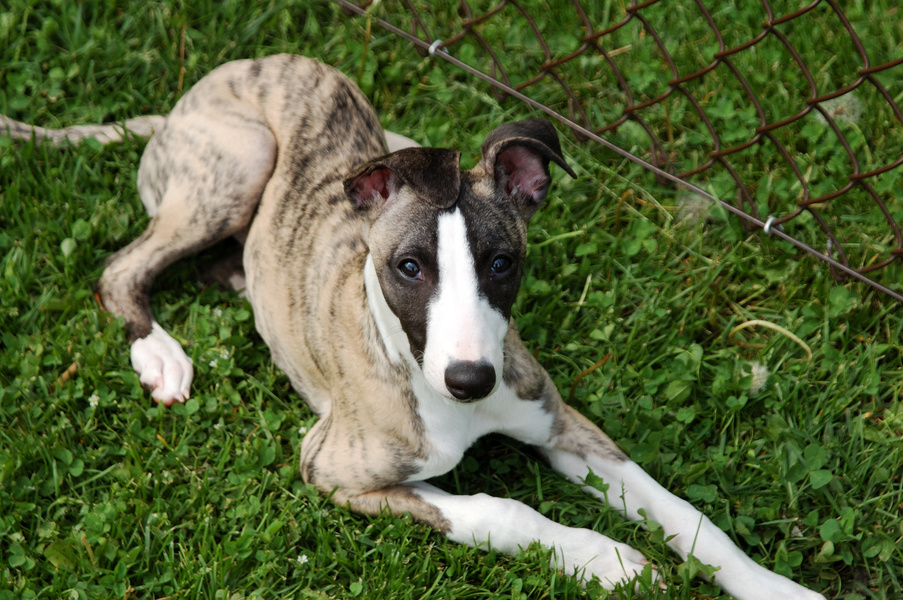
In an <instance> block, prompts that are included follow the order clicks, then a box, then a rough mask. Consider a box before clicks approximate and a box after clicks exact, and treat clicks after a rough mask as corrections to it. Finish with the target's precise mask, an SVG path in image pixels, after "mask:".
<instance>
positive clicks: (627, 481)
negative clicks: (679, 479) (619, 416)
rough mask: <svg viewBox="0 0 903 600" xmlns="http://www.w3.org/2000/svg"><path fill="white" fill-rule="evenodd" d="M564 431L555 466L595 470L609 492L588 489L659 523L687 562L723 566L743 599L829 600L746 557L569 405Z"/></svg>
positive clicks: (551, 453)
mask: <svg viewBox="0 0 903 600" xmlns="http://www.w3.org/2000/svg"><path fill="white" fill-rule="evenodd" d="M564 410H565V414H564V415H563V416H562V419H561V420H562V427H561V428H560V430H559V433H557V434H556V435H555V436H554V437H553V438H552V440H551V444H550V446H549V447H547V448H544V449H543V450H544V453H545V454H546V456H547V457H548V459H549V461H550V463H551V464H552V466H553V467H554V468H555V469H556V470H558V471H560V472H562V473H563V474H565V475H567V476H568V477H569V478H570V479H572V480H574V481H576V482H578V483H583V482H584V481H585V479H586V477H587V475H588V474H589V472H590V471H592V473H594V474H595V475H597V476H599V477H601V478H602V479H603V481H605V483H607V484H608V486H609V488H608V491H607V493H605V494H603V493H602V492H600V491H598V490H596V489H595V488H592V487H589V486H587V487H586V490H587V491H588V492H589V493H591V494H593V495H595V496H597V497H598V498H600V499H601V500H603V501H606V502H609V503H610V504H611V505H612V507H614V508H616V509H618V510H620V511H621V512H623V513H624V514H625V515H626V516H627V517H628V518H630V519H633V520H638V519H641V518H642V516H641V515H640V514H639V511H640V510H643V511H644V512H645V516H646V518H648V519H650V520H652V521H655V522H657V523H659V524H660V525H661V526H662V527H663V529H664V531H665V535H666V536H673V537H671V540H670V541H669V545H670V546H671V547H672V548H673V549H674V550H675V551H677V552H678V554H680V556H681V557H683V558H684V559H686V558H687V557H688V556H689V555H691V554H692V555H693V556H694V557H695V558H697V559H698V560H699V561H701V562H702V563H704V564H707V565H712V566H715V567H718V571H716V573H715V580H716V581H717V582H718V583H719V584H720V585H721V586H722V587H723V588H725V589H726V590H727V591H728V592H730V593H731V594H733V595H734V596H735V597H737V598H739V599H740V600H819V599H821V600H824V597H823V596H822V595H821V594H817V593H815V592H813V591H810V590H807V589H805V588H803V587H801V586H799V585H797V584H796V583H794V582H792V581H791V580H789V579H787V578H785V577H783V576H781V575H778V574H776V573H773V572H771V571H769V570H767V569H765V568H764V567H761V566H760V565H758V564H757V563H755V562H754V561H753V560H751V559H750V558H749V557H748V556H746V555H745V554H744V553H743V552H742V551H741V550H740V549H739V548H737V546H736V545H734V543H733V542H732V541H731V539H730V538H729V537H728V536H727V534H725V533H724V532H723V531H721V529H719V528H718V527H717V526H716V525H715V524H714V523H712V522H711V521H710V520H709V519H708V518H707V517H706V516H705V515H703V514H702V513H701V512H699V511H698V510H696V509H695V508H693V506H692V505H690V503H689V502H686V501H685V500H682V499H680V498H678V497H676V496H674V495H673V494H671V493H670V492H669V491H667V490H666V489H665V488H663V487H662V486H661V485H659V484H658V483H657V482H656V481H655V480H654V479H653V478H652V477H650V476H649V475H648V474H647V473H646V472H645V471H643V470H642V469H641V468H640V467H639V465H637V464H636V463H634V462H632V461H630V460H629V459H627V457H626V456H624V455H623V454H620V453H619V452H613V451H612V449H613V445H612V443H611V441H610V440H609V439H608V438H607V437H606V436H605V435H604V434H603V433H602V432H601V431H599V430H598V429H597V428H596V427H595V426H594V425H592V423H590V422H589V421H588V420H587V419H585V418H584V417H583V416H581V415H580V414H579V413H577V412H576V411H574V410H573V409H571V408H570V407H566V406H565V407H564Z"/></svg>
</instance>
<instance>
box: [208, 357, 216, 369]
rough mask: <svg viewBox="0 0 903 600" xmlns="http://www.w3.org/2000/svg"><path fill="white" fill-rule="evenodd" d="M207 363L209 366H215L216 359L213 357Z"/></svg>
mask: <svg viewBox="0 0 903 600" xmlns="http://www.w3.org/2000/svg"><path fill="white" fill-rule="evenodd" d="M209 364H210V367H211V368H213V367H215V366H216V359H215V358H214V359H213V360H211V361H210V363H209Z"/></svg>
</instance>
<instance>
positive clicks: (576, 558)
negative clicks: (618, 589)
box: [553, 529, 663, 590]
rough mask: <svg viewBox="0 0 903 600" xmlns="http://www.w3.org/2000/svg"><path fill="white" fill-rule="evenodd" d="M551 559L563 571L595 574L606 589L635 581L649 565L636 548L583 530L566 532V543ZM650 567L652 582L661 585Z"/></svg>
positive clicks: (584, 574) (585, 576) (656, 572)
mask: <svg viewBox="0 0 903 600" xmlns="http://www.w3.org/2000/svg"><path fill="white" fill-rule="evenodd" d="M553 560H554V564H555V566H556V567H558V568H561V569H564V570H565V572H571V573H573V572H578V573H579V572H582V573H583V576H584V578H585V579H589V578H590V577H593V576H595V577H597V578H598V579H599V581H600V582H601V583H602V586H603V587H605V588H606V589H609V590H611V589H614V588H615V586H616V585H618V584H628V583H630V582H631V581H634V580H636V579H637V578H638V577H639V576H640V575H641V574H642V572H643V568H644V567H645V566H646V565H647V564H649V560H647V559H646V557H645V556H643V554H642V553H641V552H640V551H639V550H636V549H634V548H632V547H630V546H628V545H627V544H621V543H619V542H615V541H614V540H612V539H611V538H608V537H605V536H604V535H602V534H599V533H596V532H595V531H591V530H586V529H583V530H577V531H576V532H575V533H573V534H570V535H569V536H568V544H567V546H563V545H562V546H558V547H556V552H555V557H554V559H553ZM652 568H653V574H652V579H653V582H655V583H656V584H657V585H659V586H660V587H663V584H662V582H661V581H660V580H659V579H658V571H657V569H655V566H653V567H652Z"/></svg>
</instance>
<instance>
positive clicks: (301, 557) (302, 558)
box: [295, 554, 308, 565]
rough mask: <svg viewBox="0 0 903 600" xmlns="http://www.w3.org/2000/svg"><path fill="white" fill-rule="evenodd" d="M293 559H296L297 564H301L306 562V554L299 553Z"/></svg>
mask: <svg viewBox="0 0 903 600" xmlns="http://www.w3.org/2000/svg"><path fill="white" fill-rule="evenodd" d="M295 560H296V561H298V564H299V565H303V564H305V563H307V561H308V558H307V555H306V554H299V555H298V558H296V559H295Z"/></svg>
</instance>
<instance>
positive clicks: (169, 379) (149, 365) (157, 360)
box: [132, 323, 194, 406]
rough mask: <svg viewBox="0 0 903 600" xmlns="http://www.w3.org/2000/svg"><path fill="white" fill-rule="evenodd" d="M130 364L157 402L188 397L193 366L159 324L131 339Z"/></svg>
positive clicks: (182, 400)
mask: <svg viewBox="0 0 903 600" xmlns="http://www.w3.org/2000/svg"><path fill="white" fill-rule="evenodd" d="M132 368H134V369H135V371H136V372H137V373H138V377H139V379H140V380H141V384H142V385H143V386H144V387H146V388H147V389H149V390H151V396H152V397H153V399H154V400H156V401H157V402H160V403H161V404H164V405H165V406H170V405H172V404H173V403H174V402H184V401H185V400H187V399H188V393H189V388H190V387H191V379H192V377H194V368H193V367H192V364H191V359H190V358H189V357H188V356H187V355H186V354H185V351H184V350H182V346H180V345H179V342H177V341H176V340H174V339H173V338H172V336H171V335H169V334H168V333H166V331H164V330H163V328H162V327H160V325H158V324H157V323H154V324H153V327H152V329H151V332H150V334H149V335H148V336H147V337H143V338H141V339H139V340H135V341H134V342H133V343H132Z"/></svg>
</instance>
